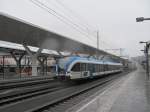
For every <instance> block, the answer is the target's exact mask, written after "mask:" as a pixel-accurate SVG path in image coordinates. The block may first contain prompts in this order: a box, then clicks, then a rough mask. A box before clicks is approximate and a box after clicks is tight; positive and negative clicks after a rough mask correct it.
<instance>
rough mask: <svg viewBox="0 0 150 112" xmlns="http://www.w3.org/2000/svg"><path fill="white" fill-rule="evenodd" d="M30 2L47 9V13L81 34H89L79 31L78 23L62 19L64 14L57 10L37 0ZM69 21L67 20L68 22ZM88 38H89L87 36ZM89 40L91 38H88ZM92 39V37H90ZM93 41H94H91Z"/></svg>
mask: <svg viewBox="0 0 150 112" xmlns="http://www.w3.org/2000/svg"><path fill="white" fill-rule="evenodd" d="M30 1H31V2H32V3H34V4H35V5H37V6H38V7H40V8H42V9H43V10H45V11H47V12H48V13H50V14H51V15H53V16H55V17H56V18H57V19H59V20H60V21H62V22H64V23H65V24H67V25H69V26H71V27H72V28H73V29H75V30H77V31H78V32H80V33H81V34H83V35H84V36H86V37H88V38H89V35H88V34H87V33H85V32H83V31H81V29H80V30H79V27H78V25H76V24H74V23H72V22H71V21H70V20H68V19H67V18H65V19H66V20H67V21H66V20H64V16H62V15H61V14H59V13H58V12H56V11H55V10H53V9H51V8H50V7H48V6H46V5H45V4H43V3H41V2H40V1H38V0H30ZM68 21H69V22H68ZM89 39H90V38H89ZM90 40H91V39H90ZM92 41H93V39H92ZM93 42H94V41H93Z"/></svg>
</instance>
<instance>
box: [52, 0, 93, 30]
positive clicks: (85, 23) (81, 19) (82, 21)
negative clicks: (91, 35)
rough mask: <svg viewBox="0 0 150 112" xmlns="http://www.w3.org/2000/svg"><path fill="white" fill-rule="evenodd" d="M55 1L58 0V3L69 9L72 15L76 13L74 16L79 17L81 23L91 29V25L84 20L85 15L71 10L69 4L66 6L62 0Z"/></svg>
mask: <svg viewBox="0 0 150 112" xmlns="http://www.w3.org/2000/svg"><path fill="white" fill-rule="evenodd" d="M54 1H55V2H57V3H58V4H60V5H61V6H62V7H63V8H64V9H66V11H68V12H69V13H70V14H71V15H74V16H73V17H75V18H77V19H78V20H79V21H80V23H81V24H83V26H84V27H86V28H88V29H91V27H93V26H91V25H89V24H88V23H87V22H86V21H85V19H84V20H83V17H80V16H79V14H77V13H75V12H74V11H73V10H71V9H70V8H69V7H68V6H66V5H65V4H64V3H63V2H61V1H60V0H54Z"/></svg>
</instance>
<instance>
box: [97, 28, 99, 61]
mask: <svg viewBox="0 0 150 112" xmlns="http://www.w3.org/2000/svg"><path fill="white" fill-rule="evenodd" d="M98 51H99V31H97V52H96V55H97V59H98V57H99V56H98Z"/></svg>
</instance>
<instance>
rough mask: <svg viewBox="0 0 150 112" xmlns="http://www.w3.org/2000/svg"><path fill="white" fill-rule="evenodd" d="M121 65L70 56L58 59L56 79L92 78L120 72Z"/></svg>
mask: <svg viewBox="0 0 150 112" xmlns="http://www.w3.org/2000/svg"><path fill="white" fill-rule="evenodd" d="M122 70H123V65H122V64H121V63H115V62H109V61H103V60H97V59H93V58H85V57H79V56H71V57H66V58H62V59H59V61H58V67H57V77H62V78H63V77H65V78H69V79H72V80H73V79H87V78H94V77H98V76H102V75H107V74H111V73H117V72H122Z"/></svg>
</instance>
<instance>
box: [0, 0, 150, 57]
mask: <svg viewBox="0 0 150 112" xmlns="http://www.w3.org/2000/svg"><path fill="white" fill-rule="evenodd" d="M39 1H40V2H42V3H43V4H45V5H47V6H48V7H49V8H52V9H53V10H55V11H56V12H58V13H59V14H61V15H62V16H65V17H66V18H68V19H69V20H70V21H72V22H73V23H75V24H77V25H78V26H80V28H82V29H83V30H84V31H85V32H84V34H83V32H82V33H81V32H79V31H77V30H75V29H74V28H73V27H71V26H69V25H67V24H66V23H64V22H62V21H60V20H59V19H57V18H56V17H55V16H53V15H51V14H50V13H48V12H47V11H46V10H43V9H41V8H40V7H38V6H36V5H35V4H33V3H32V2H31V0H0V11H1V12H3V13H8V14H10V15H12V16H15V17H18V18H21V19H23V20H25V21H27V22H31V23H33V24H36V25H39V26H41V27H43V28H46V29H48V30H51V31H54V32H56V33H59V34H62V35H65V36H67V37H69V38H72V39H75V40H78V41H81V42H83V43H86V44H89V45H91V46H95V47H96V30H99V36H100V49H118V48H124V55H128V54H129V55H130V56H137V55H142V53H141V51H140V50H141V49H143V45H139V41H141V40H142V41H148V40H150V21H144V22H142V23H136V20H135V18H136V17H139V16H144V17H150V0H39ZM62 4H63V5H62ZM64 7H65V8H64ZM87 24H88V25H87ZM85 26H86V27H85ZM86 28H87V29H86ZM80 30H81V29H80ZM86 33H87V34H88V35H89V36H86V35H85V34H86Z"/></svg>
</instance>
